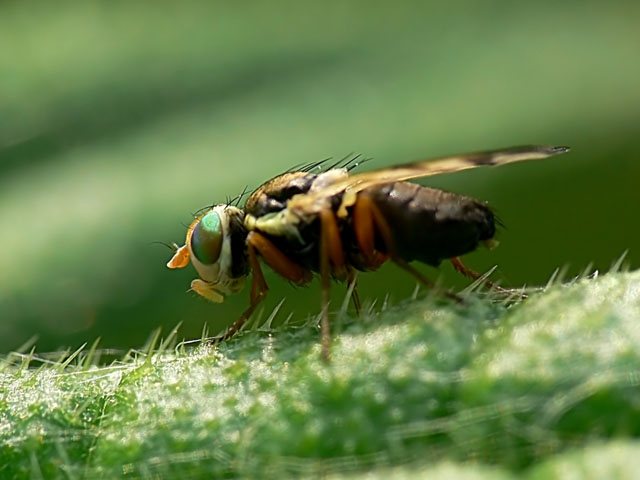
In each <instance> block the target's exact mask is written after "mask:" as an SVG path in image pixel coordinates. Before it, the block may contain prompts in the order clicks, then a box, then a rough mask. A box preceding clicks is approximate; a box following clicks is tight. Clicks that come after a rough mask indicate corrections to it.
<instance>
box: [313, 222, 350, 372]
mask: <svg viewBox="0 0 640 480" xmlns="http://www.w3.org/2000/svg"><path fill="white" fill-rule="evenodd" d="M332 267H333V270H332ZM332 271H333V274H334V276H336V277H337V278H346V277H347V275H348V274H347V269H346V266H345V263H344V252H343V250H342V241H341V240H340V231H339V229H338V222H337V221H336V217H335V214H334V213H333V212H332V211H331V210H322V211H321V212H320V283H321V287H322V312H321V315H322V316H321V319H320V333H321V335H322V359H323V360H324V361H325V362H329V355H330V353H329V352H330V348H331V331H330V327H329V294H330V289H331V284H330V280H331V278H330V275H331V272H332Z"/></svg>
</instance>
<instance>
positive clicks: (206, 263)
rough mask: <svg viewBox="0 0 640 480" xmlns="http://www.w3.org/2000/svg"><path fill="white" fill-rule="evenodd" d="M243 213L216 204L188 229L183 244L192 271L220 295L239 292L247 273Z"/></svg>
mask: <svg viewBox="0 0 640 480" xmlns="http://www.w3.org/2000/svg"><path fill="white" fill-rule="evenodd" d="M243 220H244V212H243V211H242V210H240V209H239V208H236V207H233V206H230V205H216V206H215V207H213V208H212V209H210V210H208V211H207V212H205V213H204V214H202V215H201V216H200V217H198V218H197V219H196V220H194V221H193V223H192V224H191V225H190V226H189V229H188V230H187V241H186V245H187V247H188V249H189V256H190V259H191V263H192V264H193V266H194V268H195V269H196V271H197V272H198V275H200V278H202V279H203V280H204V281H206V282H208V283H210V284H212V285H213V286H215V290H216V291H218V292H220V293H223V294H231V293H237V292H239V291H240V290H242V287H243V286H244V282H245V278H246V276H247V274H248V265H247V258H246V252H245V250H244V240H245V239H246V230H245V229H244V223H243Z"/></svg>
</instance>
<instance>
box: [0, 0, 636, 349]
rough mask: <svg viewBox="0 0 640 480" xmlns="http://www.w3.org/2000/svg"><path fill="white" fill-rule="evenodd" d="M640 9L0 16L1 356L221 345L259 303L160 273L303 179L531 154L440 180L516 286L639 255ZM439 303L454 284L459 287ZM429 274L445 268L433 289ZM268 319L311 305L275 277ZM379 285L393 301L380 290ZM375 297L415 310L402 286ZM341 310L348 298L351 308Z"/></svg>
mask: <svg viewBox="0 0 640 480" xmlns="http://www.w3.org/2000/svg"><path fill="white" fill-rule="evenodd" d="M639 15H640V4H638V2H622V1H620V2H596V1H587V2H551V1H538V2H527V3H514V2H508V1H506V0H503V1H494V2H474V1H471V0H466V1H453V2H444V3H443V2H392V3H390V2H358V1H339V2H337V1H336V2H333V1H329V2H319V3H314V4H310V3H308V2H294V1H291V2H286V1H277V2H234V3H223V2H219V3H212V2H173V3H171V2H167V3H163V4H162V6H159V5H158V2H156V1H146V2H145V1H142V2H97V1H85V2H70V1H69V2H65V1H57V2H44V1H43V2H2V3H1V4H0V232H1V234H2V236H1V239H2V252H3V255H2V268H0V351H5V352H6V351H8V350H10V349H13V348H17V347H18V345H20V344H21V343H22V342H24V341H25V340H27V339H28V338H29V337H31V336H32V335H35V334H37V335H39V340H38V348H39V349H40V350H53V349H56V348H58V347H60V346H63V347H65V348H66V347H67V346H70V345H72V346H74V345H75V346H78V345H80V344H82V343H83V342H85V341H89V342H90V341H92V339H94V338H96V337H98V336H101V337H102V345H103V346H109V347H114V348H122V349H126V348H127V347H129V346H137V345H140V344H141V343H142V342H143V341H144V339H145V338H146V337H147V335H148V332H149V331H151V330H152V329H153V328H155V327H156V326H159V325H160V326H163V327H164V328H165V331H167V330H168V329H170V328H172V327H173V326H174V325H175V324H176V323H178V322H179V321H183V327H182V329H181V334H182V335H184V336H185V337H190V338H192V337H197V336H198V335H199V332H200V331H201V330H202V328H203V325H204V324H205V323H208V324H209V326H210V328H211V330H217V329H219V328H221V327H222V326H223V325H225V324H227V323H228V322H230V321H232V320H233V319H234V317H235V316H236V315H237V313H238V312H239V311H241V310H242V309H243V308H244V306H245V304H246V301H247V300H246V292H245V293H243V294H242V295H238V296H236V297H235V298H230V299H229V300H228V301H227V302H226V303H225V304H223V305H209V304H206V303H205V302H204V301H203V300H201V299H199V298H195V296H194V295H193V294H185V293H184V292H185V291H186V289H187V288H188V285H189V282H190V280H191V278H193V277H194V272H193V271H192V270H191V269H187V270H185V271H179V272H175V271H168V270H166V268H165V266H164V265H165V262H166V261H167V260H168V258H169V256H170V252H169V250H167V249H164V248H163V247H161V246H158V245H151V242H153V241H164V242H173V241H178V242H180V241H181V240H183V236H184V230H185V229H184V226H183V225H182V223H188V222H189V221H190V212H193V211H195V210H196V209H198V208H200V207H202V206H204V205H207V204H210V203H212V202H222V201H224V200H225V197H227V196H234V195H236V194H237V193H238V192H239V191H241V190H242V188H243V187H244V186H245V185H248V186H249V187H250V188H251V187H255V186H257V185H259V184H260V182H261V181H263V180H265V179H267V178H269V177H271V176H273V175H275V174H277V173H279V172H281V171H283V170H286V169H288V168H289V167H291V166H293V165H295V164H298V163H301V162H309V161H314V160H319V159H322V158H325V157H328V156H333V157H341V156H343V155H345V154H347V153H349V152H361V153H363V154H364V155H367V156H373V157H375V161H373V162H370V163H369V164H367V165H366V167H363V168H375V167H380V166H385V165H389V164H392V163H397V162H405V161H410V160H413V159H419V158H423V157H425V156H435V155H441V154H446V153H455V152H461V151H469V150H477V149H487V148H497V147H503V146H510V145H514V144H522V143H550V144H568V145H571V146H572V147H573V153H572V154H570V155H567V156H563V157H558V158H554V159H553V160H550V161H546V162H533V163H530V164H526V165H514V166H509V167H504V168H502V169H497V170H483V171H474V172H468V173H467V172H465V173H461V174H458V175H452V176H446V177H439V178H434V179H432V180H430V181H429V183H430V184H432V185H435V186H439V187H442V188H446V189H450V190H454V191H457V192H461V193H467V194H470V195H474V196H477V197H479V198H482V199H486V200H487V201H489V202H490V203H491V204H492V205H494V206H495V208H496V209H497V211H498V213H499V215H500V217H501V218H502V220H503V221H504V223H505V224H506V226H507V229H506V230H503V231H502V232H501V233H500V235H499V237H500V240H501V246H500V248H498V249H497V250H495V251H493V252H486V251H483V252H479V253H477V254H473V255H472V256H470V259H469V263H470V264H471V265H472V266H474V267H476V268H477V269H479V270H483V269H487V268H489V267H490V266H492V265H493V264H499V266H500V267H499V270H498V272H497V273H496V276H497V277H498V278H502V279H503V283H506V284H510V285H521V284H523V283H526V284H529V285H532V284H538V283H541V282H544V281H545V280H546V279H547V278H548V277H549V275H550V274H551V272H552V271H553V269H554V268H555V267H556V266H558V265H563V264H569V265H570V270H569V273H570V274H573V273H577V272H578V271H580V270H582V268H584V267H585V266H586V264H588V263H589V262H591V261H593V262H595V266H596V267H598V268H605V267H607V266H608V264H609V262H610V261H611V259H613V258H616V257H618V256H619V255H620V253H621V252H622V251H624V250H625V249H627V248H629V249H630V255H629V257H628V259H629V261H630V262H631V264H632V265H637V262H638V260H637V258H638V257H637V252H636V251H635V250H634V249H635V248H636V246H637V245H638V244H640V226H639V225H638V221H637V214H636V212H635V206H636V205H638V204H639V203H640V191H639V190H638V188H637V185H638V178H640V166H639V164H638V161H637V159H638V153H639V152H640V147H639V146H638V141H637V138H638V125H640V118H639V115H640V114H639V113H638V112H640V89H639V88H638V85H640V62H638V47H637V46H638V45H640V29H638V19H639ZM442 271H443V272H444V273H445V275H446V276H447V278H446V279H445V280H444V282H445V283H446V284H449V285H451V284H452V285H457V286H461V285H463V284H464V281H463V280H460V279H458V278H450V277H451V268H450V267H449V266H445V267H443V269H442ZM429 274H430V275H431V276H432V277H433V276H435V271H431V272H429ZM267 280H268V281H269V283H270V285H271V287H272V289H271V294H270V298H269V299H268V301H267V302H266V303H265V311H267V312H268V311H270V310H271V309H272V308H273V306H274V305H275V304H276V303H278V302H279V301H280V300H281V299H282V297H284V296H286V297H287V300H286V302H285V304H284V305H283V307H282V311H283V312H284V313H289V312H293V314H294V319H295V320H298V321H304V319H305V318H306V316H307V315H308V314H309V313H316V312H317V310H318V307H317V305H318V303H319V300H318V297H319V294H318V291H317V287H315V286H314V287H311V288H309V289H298V290H294V289H293V288H291V287H290V286H289V285H287V283H286V282H284V281H282V280H280V279H278V278H276V276H275V275H273V274H268V277H267ZM383 280H384V281H383ZM361 287H362V288H361V292H362V295H363V296H364V297H365V298H369V299H373V298H379V299H381V298H382V297H384V295H385V294H387V293H390V295H391V298H392V300H395V301H397V300H399V299H401V298H405V297H407V296H408V295H409V294H410V292H411V291H412V289H413V281H412V279H410V278H408V277H407V276H406V275H404V274H402V273H398V272H396V270H395V269H394V268H393V267H385V268H384V269H383V270H382V272H379V273H375V274H369V275H367V276H365V278H363V279H362V282H361ZM340 294H341V292H340Z"/></svg>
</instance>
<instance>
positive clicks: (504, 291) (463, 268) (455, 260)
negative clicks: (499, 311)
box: [450, 257, 513, 296]
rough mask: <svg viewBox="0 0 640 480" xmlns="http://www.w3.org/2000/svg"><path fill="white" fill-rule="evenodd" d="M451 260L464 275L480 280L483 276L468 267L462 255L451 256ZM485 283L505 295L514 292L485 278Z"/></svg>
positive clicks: (454, 266)
mask: <svg viewBox="0 0 640 480" xmlns="http://www.w3.org/2000/svg"><path fill="white" fill-rule="evenodd" d="M450 260H451V263H452V264H453V268H455V269H456V271H457V272H459V273H461V274H462V275H464V276H466V277H469V278H473V279H474V280H478V279H479V278H481V277H482V275H480V274H479V273H478V272H476V271H475V270H473V269H471V268H469V267H467V266H466V265H465V264H464V263H462V260H460V257H454V258H451V259H450ZM484 284H485V285H486V286H487V287H489V288H493V289H494V290H496V291H498V292H500V293H502V294H503V295H506V296H510V295H512V294H513V292H512V291H510V290H507V289H505V288H502V287H501V286H500V285H496V284H495V283H493V282H492V281H491V280H486V279H485V280H484Z"/></svg>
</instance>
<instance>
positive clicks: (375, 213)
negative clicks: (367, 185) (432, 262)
mask: <svg viewBox="0 0 640 480" xmlns="http://www.w3.org/2000/svg"><path fill="white" fill-rule="evenodd" d="M354 217H355V219H354V226H355V227H354V229H355V232H356V239H357V242H358V246H359V247H360V249H361V251H362V254H363V255H364V257H365V258H368V259H369V260H370V262H371V264H372V265H375V263H374V262H376V261H377V259H376V256H375V254H376V253H377V252H375V251H374V240H375V233H376V232H377V233H378V234H379V235H380V236H381V237H382V241H383V242H384V245H385V248H386V249H387V253H388V255H389V257H391V260H392V261H393V262H394V263H395V264H396V265H398V266H399V267H400V268H402V269H403V270H405V271H407V272H408V273H410V274H411V275H412V276H413V277H415V278H416V279H417V280H418V281H419V282H420V283H422V284H423V285H425V286H427V287H429V288H431V289H433V290H438V291H440V289H438V288H437V287H436V286H435V285H434V283H433V282H432V281H430V280H429V279H428V278H427V277H425V276H424V275H423V274H422V273H420V272H419V271H418V270H416V269H415V268H413V267H412V266H411V265H409V263H408V262H406V261H405V260H404V259H403V258H401V257H400V256H399V255H398V252H397V251H396V247H395V242H394V241H393V232H392V231H391V228H390V227H389V224H388V223H387V221H386V220H385V218H384V215H382V212H380V209H379V208H378V207H377V206H376V204H375V203H374V202H373V200H372V199H371V197H369V196H368V195H366V194H365V193H360V194H359V195H358V199H357V200H356V203H355V205H354ZM441 293H442V294H443V295H444V296H446V297H447V298H450V299H451V300H455V301H456V302H461V301H462V299H461V298H460V297H458V296H457V295H455V294H453V293H451V292H448V291H446V290H443V291H442V292H441Z"/></svg>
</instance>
